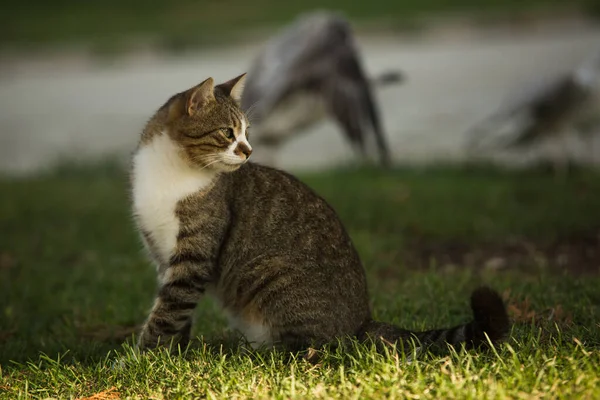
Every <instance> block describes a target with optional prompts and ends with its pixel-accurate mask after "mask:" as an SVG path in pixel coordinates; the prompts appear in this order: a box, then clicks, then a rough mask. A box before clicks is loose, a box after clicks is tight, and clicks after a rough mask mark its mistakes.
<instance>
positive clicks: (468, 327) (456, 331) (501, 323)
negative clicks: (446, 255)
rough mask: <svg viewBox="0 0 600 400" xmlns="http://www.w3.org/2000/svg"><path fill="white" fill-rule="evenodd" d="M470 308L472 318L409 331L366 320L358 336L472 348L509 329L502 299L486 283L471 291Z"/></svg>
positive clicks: (378, 340)
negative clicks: (426, 329) (450, 324)
mask: <svg viewBox="0 0 600 400" xmlns="http://www.w3.org/2000/svg"><path fill="white" fill-rule="evenodd" d="M471 309H472V310H473V317H474V318H473V320H472V321H471V322H469V323H467V324H464V325H458V326H455V327H452V328H448V329H435V330H430V331H424V332H411V331H408V330H405V329H401V328H399V327H396V326H394V325H391V324H387V323H385V322H377V321H370V322H368V323H367V324H366V325H365V326H364V327H363V329H362V331H361V334H360V335H359V339H363V340H365V339H375V342H376V343H378V344H381V342H383V344H387V345H392V344H396V345H400V344H402V345H409V344H410V340H411V339H415V338H416V339H417V341H418V342H420V345H421V346H424V347H430V346H435V345H443V344H445V343H447V344H450V345H452V346H454V347H456V346H458V345H464V346H465V347H466V348H467V349H473V348H479V347H481V346H486V345H488V344H489V342H490V341H491V343H492V344H497V343H499V342H501V341H502V340H503V339H504V338H505V336H506V335H507V334H508V332H509V330H510V321H509V319H508V314H507V313H506V308H505V306H504V302H503V301H502V298H501V297H500V295H499V294H498V293H497V292H496V291H494V290H492V289H490V288H488V287H480V288H478V289H476V290H475V291H473V293H472V294H471ZM486 336H487V337H486ZM488 338H489V341H488ZM400 342H402V343H400Z"/></svg>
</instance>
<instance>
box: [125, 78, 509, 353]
mask: <svg viewBox="0 0 600 400" xmlns="http://www.w3.org/2000/svg"><path fill="white" fill-rule="evenodd" d="M241 81H243V77H238V78H236V79H233V80H231V81H229V82H226V83H225V84H222V85H218V86H216V87H213V82H212V79H208V80H206V81H205V82H203V83H202V84H200V85H198V86H196V87H194V88H192V89H190V90H188V91H185V92H182V93H179V94H177V95H175V96H173V97H172V98H171V99H170V100H169V101H168V102H167V103H166V104H165V105H164V106H163V107H161V108H160V109H159V110H158V111H157V113H156V114H155V116H154V117H152V118H151V119H150V121H149V122H148V124H147V125H146V128H145V129H144V132H143V133H142V137H141V140H140V145H139V147H138V149H137V151H136V153H135V155H134V159H133V173H132V192H133V196H132V197H133V208H134V213H135V219H136V223H137V225H138V227H139V230H140V233H141V235H142V238H143V239H144V242H145V243H146V246H147V248H148V250H149V252H150V254H151V255H152V257H153V259H154V261H155V263H156V265H157V270H158V291H157V295H156V299H155V302H154V305H153V307H152V310H151V312H150V315H149V316H148V318H147V320H146V323H145V324H144V328H143V329H142V332H141V334H140V338H139V346H140V347H141V348H143V349H146V348H153V347H156V346H157V345H160V344H168V343H170V342H171V341H172V340H175V341H176V342H180V343H181V342H185V341H187V340H188V339H189V337H190V329H191V326H192V314H193V311H194V308H195V307H196V304H197V303H198V301H199V300H200V299H201V298H202V297H203V296H204V295H205V294H206V295H210V296H211V297H213V298H214V299H215V300H216V301H217V302H218V303H219V304H220V305H221V306H222V307H223V309H224V311H225V312H226V314H227V315H228V317H229V320H230V323H231V326H232V328H235V329H238V330H240V331H241V332H242V333H243V335H244V336H245V337H246V339H247V340H248V341H249V342H250V344H251V345H252V346H253V347H260V346H270V347H282V348H285V349H289V350H301V349H305V348H307V347H309V346H318V345H322V344H326V343H330V342H332V341H334V340H336V339H337V338H342V337H347V336H357V337H359V338H361V339H364V340H366V339H369V338H371V339H372V338H375V339H377V340H379V341H380V342H383V343H388V342H398V341H404V340H406V339H408V338H410V337H412V336H413V335H415V336H416V337H417V338H419V339H421V340H422V341H423V342H439V341H449V342H452V343H458V342H465V343H467V344H468V345H472V346H475V345H478V344H481V343H483V342H484V338H485V334H487V335H488V336H489V337H490V338H491V339H492V341H493V342H496V341H498V340H501V339H502V337H503V336H504V335H505V334H506V332H507V330H508V326H509V323H508V319H507V318H506V312H505V310H504V305H503V303H502V301H501V300H500V298H499V297H498V295H497V294H496V293H495V292H493V291H491V290H490V289H480V290H478V291H476V292H475V293H474V294H473V296H472V308H473V312H474V316H475V319H474V322H471V323H469V324H467V325H465V326H464V327H460V328H453V329H451V330H444V331H431V332H424V333H415V334H413V333H411V332H408V331H406V330H402V329H400V328H397V327H394V326H392V325H389V324H385V323H382V322H376V321H373V320H372V317H371V311H370V308H369V296H368V291H367V282H366V278H365V273H364V269H363V266H362V263H361V261H360V259H359V257H358V254H357V252H356V249H355V248H354V245H353V243H352V240H351V239H350V237H349V235H348V233H347V232H346V230H345V229H344V227H343V225H342V223H341V221H340V220H339V218H338V216H337V215H336V213H335V211H334V210H333V209H332V208H331V207H330V206H329V205H328V204H327V202H326V201H325V200H323V199H322V198H321V197H320V196H318V195H317V194H316V193H314V192H313V191H312V190H311V189H310V188H308V187H307V186H306V185H304V184H303V183H301V182H300V181H299V180H297V179H296V178H294V177H293V176H292V175H290V174H287V173H285V172H283V171H279V170H277V169H273V168H269V167H265V166H261V165H257V164H254V163H251V162H247V160H248V157H249V155H250V154H251V151H252V147H251V145H250V143H249V139H248V134H247V127H248V120H247V119H246V116H245V115H244V114H243V113H242V112H241V111H240V109H239V96H240V90H241V89H240V86H238V85H239V84H240V82H241ZM484 332H485V334H484Z"/></svg>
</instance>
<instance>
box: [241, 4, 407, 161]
mask: <svg viewBox="0 0 600 400" xmlns="http://www.w3.org/2000/svg"><path fill="white" fill-rule="evenodd" d="M403 80H404V75H403V74H402V73H401V72H399V71H388V72H385V73H383V74H381V75H379V76H377V77H375V78H373V79H368V78H367V77H366V76H365V73H364V70H363V67H362V65H361V62H360V56H359V54H358V50H357V47H356V44H355V42H354V39H353V34H352V31H351V27H350V24H349V23H348V21H347V20H346V19H345V18H344V17H343V16H341V15H339V14H336V13H333V12H327V11H315V12H310V13H306V14H302V15H300V16H299V17H298V18H297V19H296V20H295V21H294V22H293V23H292V24H291V25H290V26H288V27H286V28H285V29H284V30H283V31H282V32H281V33H280V34H278V35H277V36H275V37H273V38H272V39H271V40H269V41H268V42H267V44H266V46H265V48H264V49H263V50H262V51H261V53H260V54H259V55H258V56H257V57H256V59H255V60H254V62H253V65H252V66H251V68H250V70H249V71H248V75H247V78H246V87H245V89H244V95H243V98H242V108H243V109H244V110H245V111H247V112H248V114H249V116H250V121H251V123H252V143H253V145H255V146H269V150H270V152H275V151H276V150H277V148H278V147H279V146H281V145H282V144H283V143H284V142H285V141H286V140H288V139H290V138H291V137H293V136H294V135H296V134H298V133H300V132H301V131H302V130H306V129H307V128H308V127H310V126H312V125H314V124H316V123H318V122H320V121H323V120H324V119H325V118H327V117H329V116H332V117H333V118H334V119H335V120H336V121H337V123H338V124H339V125H340V127H341V128H342V131H343V133H344V135H345V137H346V138H347V139H348V140H349V141H350V143H351V145H352V146H353V148H354V150H355V151H357V152H358V153H359V154H360V155H361V156H362V157H367V149H366V143H365V139H366V138H367V134H368V132H369V131H370V132H372V133H373V135H374V138H375V143H376V146H377V150H378V153H379V161H380V163H381V165H383V166H388V165H389V164H390V151H389V148H388V144H387V139H386V137H385V134H384V132H383V130H382V127H381V122H380V116H379V112H378V107H377V105H376V103H375V100H374V98H373V93H372V90H371V89H372V88H371V86H372V85H373V86H385V85H388V84H394V83H398V82H402V81H403ZM369 128H370V129H369Z"/></svg>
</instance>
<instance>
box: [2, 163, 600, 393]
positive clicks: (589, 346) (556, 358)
mask: <svg viewBox="0 0 600 400" xmlns="http://www.w3.org/2000/svg"><path fill="white" fill-rule="evenodd" d="M301 178H302V179H303V180H304V181H305V182H307V183H308V184H309V185H310V186H311V187H313V188H314V189H315V190H317V192H319V193H320V194H322V195H323V196H324V197H325V198H326V199H327V200H329V201H330V202H331V204H332V205H333V206H334V207H335V208H336V210H337V211H338V212H339V214H340V217H341V218H342V220H343V221H344V223H345V224H346V225H347V227H348V228H349V231H350V233H351V235H352V237H353V239H354V240H355V243H356V246H357V248H358V250H359V252H360V254H361V257H362V259H363V261H364V264H365V268H366V269H367V273H368V277H369V284H370V288H371V294H372V307H373V311H374V314H375V316H376V317H377V318H378V319H382V320H386V321H390V322H394V323H396V324H400V325H403V326H405V327H407V328H411V329H425V328H430V327H434V326H438V327H439V326H448V325H452V324H457V323H461V322H464V321H466V320H468V319H469V318H470V311H469V308H468V296H469V292H470V290H472V289H473V288H474V287H475V286H477V285H479V284H482V283H486V284H489V285H492V286H493V287H495V288H496V289H497V290H498V291H500V292H501V293H503V295H504V296H505V298H506V301H507V304H508V306H509V311H510V313H511V316H512V317H513V318H514V320H515V322H516V323H515V326H514V327H513V330H512V332H511V335H510V338H509V339H508V340H507V342H506V343H504V344H502V345H500V346H498V347H497V348H495V349H494V351H491V352H487V353H478V352H463V351H458V352H448V353H447V354H441V355H439V354H438V355H432V354H423V355H421V356H419V357H417V358H416V360H414V361H413V362H411V363H408V362H406V360H404V359H403V357H402V356H398V355H381V354H377V353H376V352H375V351H374V350H373V349H371V348H370V347H368V346H365V345H361V344H354V345H353V346H351V347H350V348H346V349H337V350H323V351H322V353H321V361H320V362H319V364H317V365H311V364H309V363H307V362H306V361H304V360H302V359H301V358H300V357H296V356H295V355H292V357H291V358H290V357H289V355H287V354H282V353H268V352H267V353H256V352H250V353H247V352H244V351H242V350H241V349H240V347H239V346H238V345H236V344H235V342H232V341H230V340H229V339H228V338H229V337H228V335H227V333H226V332H225V331H224V329H225V327H226V325H225V322H224V319H223V317H222V315H221V314H220V312H219V311H218V310H217V309H216V308H215V307H214V306H213V305H212V304H211V303H210V302H208V301H205V302H203V303H202V304H201V305H200V307H199V308H198V311H197V324H196V326H195V330H194V333H195V334H196V335H199V336H200V338H199V339H198V340H197V341H195V342H194V343H193V345H192V346H191V348H190V349H188V350H187V352H184V354H175V355H169V354H167V353H166V352H157V353H150V354H145V355H139V354H138V353H136V351H135V350H134V349H133V348H131V347H130V345H129V343H130V340H129V339H131V337H132V334H133V333H135V332H136V329H135V327H136V326H137V325H138V324H139V323H140V322H142V321H143V319H144V318H145V316H146V313H147V311H148V308H149V307H150V305H151V302H152V297H153V294H154V288H155V286H154V285H155V277H154V270H153V267H152V266H151V265H150V264H149V262H148V261H147V260H146V257H145V255H144V253H143V252H142V250H141V245H140V243H139V240H138V238H137V234H136V232H135V230H134V229H133V224H132V221H131V218H130V215H129V198H128V192H127V174H126V172H125V171H123V170H121V169H119V168H118V167H114V166H108V167H78V166H71V167H67V168H62V169H60V170H58V171H55V172H51V173H48V174H45V175H40V176H36V177H32V178H28V179H11V178H2V179H0V192H1V193H2V196H0V307H1V308H0V368H1V369H0V398H2V399H4V398H28V397H34V398H47V397H54V398H77V397H81V396H88V395H92V394H96V393H102V394H103V396H104V398H119V396H120V397H123V398H124V397H126V396H131V397H133V398H168V399H177V398H190V397H192V398H198V397H202V398H344V399H346V398H435V399H439V398H472V399H482V398H507V397H508V398H541V397H552V398H569V399H570V398H598V397H600V378H599V377H600V355H599V354H600V353H599V350H600V325H599V321H600V294H599V293H600V292H598V289H597V288H598V287H600V277H598V276H597V274H592V275H585V276H576V275H573V274H570V273H568V272H560V271H556V270H554V269H551V268H547V267H546V266H545V265H544V263H538V262H537V261H536V260H537V258H532V261H531V263H532V264H535V265H523V266H521V265H510V266H507V267H506V268H504V269H493V268H492V269H490V268H475V269H464V268H460V266H458V267H456V268H447V266H445V265H437V264H435V263H432V264H431V266H430V267H429V268H425V269H422V268H421V269H414V268H413V267H414V266H413V265H411V264H410V263H408V262H407V261H406V260H405V258H404V256H403V255H404V254H407V253H406V252H408V251H410V246H411V243H412V242H411V238H412V237H413V236H415V235H421V236H422V237H424V238H427V239H428V240H429V239H430V240H442V241H443V240H462V241H465V242H468V243H472V244H473V246H477V243H479V242H480V241H482V240H487V241H493V240H499V241H500V240H503V239H505V238H506V237H512V236H520V237H526V238H528V239H530V240H532V241H540V242H543V241H545V240H552V239H554V238H557V237H558V238H560V237H562V236H563V235H569V234H570V233H573V232H577V231H581V230H589V229H592V228H598V223H599V222H600V176H599V175H598V174H596V173H592V172H586V171H579V172H575V173H574V174H573V175H571V176H570V177H569V179H567V180H563V181H558V180H556V179H555V178H554V177H553V176H551V175H547V174H544V173H542V172H536V171H530V172H521V173H517V172H502V171H498V170H494V169H489V168H487V169H485V168H483V169H482V168H480V169H473V170H469V169H464V168H443V167H438V168H428V169H398V170H395V171H389V172H382V171H377V170H373V169H354V170H335V171H329V172H323V173H319V174H310V175H307V174H305V175H302V176H301ZM202 336H203V337H204V340H201V339H202ZM124 342H125V343H124ZM220 344H222V346H220ZM111 396H112V397H111Z"/></svg>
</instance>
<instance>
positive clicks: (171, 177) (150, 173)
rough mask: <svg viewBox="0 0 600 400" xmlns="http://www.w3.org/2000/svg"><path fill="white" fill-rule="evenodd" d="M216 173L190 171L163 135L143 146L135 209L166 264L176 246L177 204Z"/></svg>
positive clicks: (135, 163) (136, 172)
mask: <svg viewBox="0 0 600 400" xmlns="http://www.w3.org/2000/svg"><path fill="white" fill-rule="evenodd" d="M213 178H214V174H213V173H212V172H210V171H198V170H194V169H192V168H190V167H189V166H188V165H187V164H186V163H185V161H184V160H183V159H182V158H181V157H180V155H179V149H178V148H177V146H176V144H175V143H173V141H172V140H171V139H170V138H169V135H167V134H166V133H163V134H161V135H157V136H155V137H154V138H153V139H152V141H151V142H150V143H148V144H145V145H143V146H142V147H140V149H139V150H138V152H137V153H136V154H135V155H134V158H133V209H134V212H135V214H136V216H137V223H138V225H139V227H140V229H143V230H144V231H146V232H147V233H148V234H149V235H150V238H151V239H152V243H153V245H154V247H153V249H154V250H155V251H156V252H157V253H158V254H156V256H158V257H159V258H160V260H158V261H159V262H161V263H166V262H167V261H168V260H169V258H170V257H171V255H172V254H173V251H174V249H175V246H176V244H177V234H178V232H179V220H178V218H177V216H176V215H175V208H176V206H177V203H178V202H179V201H180V200H182V199H183V198H185V197H187V196H189V195H191V194H193V193H195V192H198V191H200V190H202V189H203V188H205V187H207V186H208V185H209V184H210V182H211V181H212V179H213Z"/></svg>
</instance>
